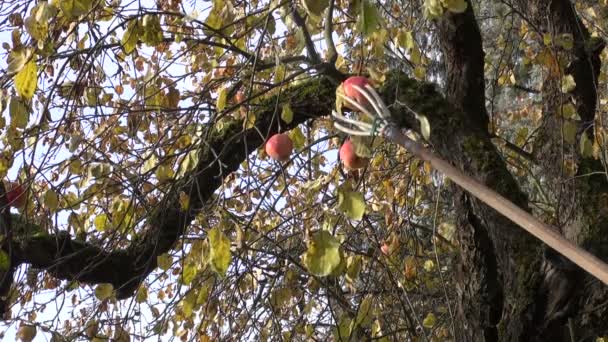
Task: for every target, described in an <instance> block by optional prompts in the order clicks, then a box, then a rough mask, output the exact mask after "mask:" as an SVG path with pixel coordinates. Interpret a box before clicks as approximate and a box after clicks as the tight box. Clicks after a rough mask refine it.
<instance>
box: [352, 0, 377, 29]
mask: <svg viewBox="0 0 608 342" xmlns="http://www.w3.org/2000/svg"><path fill="white" fill-rule="evenodd" d="M379 24H380V17H379V15H378V9H377V8H376V5H375V4H373V3H372V2H370V1H369V0H361V1H360V8H359V18H358V19H357V28H358V29H359V31H360V32H361V33H363V35H364V36H369V35H371V34H372V33H374V31H375V30H376V28H377V27H378V25H379Z"/></svg>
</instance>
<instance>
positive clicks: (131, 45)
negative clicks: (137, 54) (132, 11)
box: [121, 20, 142, 54]
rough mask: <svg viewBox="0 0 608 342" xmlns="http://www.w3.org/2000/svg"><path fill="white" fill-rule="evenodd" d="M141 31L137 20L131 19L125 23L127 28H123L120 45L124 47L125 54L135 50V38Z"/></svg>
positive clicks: (136, 38) (137, 37)
mask: <svg viewBox="0 0 608 342" xmlns="http://www.w3.org/2000/svg"><path fill="white" fill-rule="evenodd" d="M141 33H142V28H141V26H140V24H139V21H137V20H131V21H129V23H128V24H127V29H126V30H125V33H124V35H123V36H122V40H121V43H122V46H123V48H124V49H125V53H126V54H130V53H131V52H133V50H135V47H136V46H137V40H138V39H139V36H140V35H141Z"/></svg>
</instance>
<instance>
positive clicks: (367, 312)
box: [355, 295, 373, 327]
mask: <svg viewBox="0 0 608 342" xmlns="http://www.w3.org/2000/svg"><path fill="white" fill-rule="evenodd" d="M372 304H373V299H372V296H370V295H368V296H365V298H363V300H362V301H361V304H360V305H359V309H358V310H357V318H356V319H355V323H356V324H359V325H361V326H363V327H368V326H369V325H370V324H371V320H372Z"/></svg>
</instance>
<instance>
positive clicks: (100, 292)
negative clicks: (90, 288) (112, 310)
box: [95, 283, 114, 300]
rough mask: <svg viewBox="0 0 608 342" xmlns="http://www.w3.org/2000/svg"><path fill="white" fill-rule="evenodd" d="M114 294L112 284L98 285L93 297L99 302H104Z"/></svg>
mask: <svg viewBox="0 0 608 342" xmlns="http://www.w3.org/2000/svg"><path fill="white" fill-rule="evenodd" d="M113 294H114V286H112V284H107V283H106V284H99V285H97V287H96V288H95V297H96V298H97V299H99V300H106V299H108V298H110V297H112V295H113Z"/></svg>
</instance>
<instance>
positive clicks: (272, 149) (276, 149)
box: [266, 133, 293, 161]
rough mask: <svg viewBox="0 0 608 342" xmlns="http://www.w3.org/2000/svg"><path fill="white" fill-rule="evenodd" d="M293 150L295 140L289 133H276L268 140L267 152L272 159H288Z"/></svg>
mask: <svg viewBox="0 0 608 342" xmlns="http://www.w3.org/2000/svg"><path fill="white" fill-rule="evenodd" d="M291 151H293V142H292V141H291V138H290V137H289V136H288V135H287V134H283V133H279V134H275V135H273V136H272V137H270V139H268V141H267V142H266V154H268V155H269V156H270V157H271V158H272V159H274V160H278V161H286V160H287V159H289V155H290V154H291Z"/></svg>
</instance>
